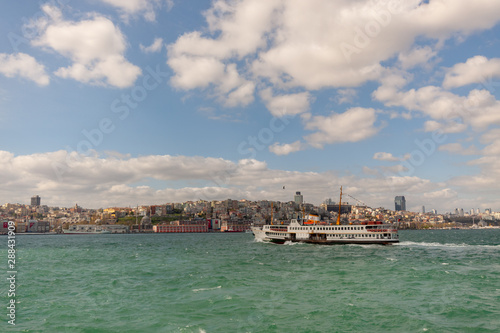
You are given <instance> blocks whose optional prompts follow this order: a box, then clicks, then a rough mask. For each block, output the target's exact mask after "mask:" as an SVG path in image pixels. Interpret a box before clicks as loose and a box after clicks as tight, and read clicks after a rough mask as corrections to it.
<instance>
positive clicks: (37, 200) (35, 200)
mask: <svg viewBox="0 0 500 333" xmlns="http://www.w3.org/2000/svg"><path fill="white" fill-rule="evenodd" d="M40 201H41V198H40V197H39V196H38V195H35V196H33V197H31V206H40Z"/></svg>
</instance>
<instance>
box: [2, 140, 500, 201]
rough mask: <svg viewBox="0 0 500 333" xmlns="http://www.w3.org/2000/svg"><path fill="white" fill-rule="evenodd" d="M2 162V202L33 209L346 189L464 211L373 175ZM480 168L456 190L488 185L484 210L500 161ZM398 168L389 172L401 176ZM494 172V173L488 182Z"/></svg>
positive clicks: (416, 186) (314, 195)
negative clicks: (33, 203)
mask: <svg viewBox="0 0 500 333" xmlns="http://www.w3.org/2000/svg"><path fill="white" fill-rule="evenodd" d="M491 135H493V134H491ZM490 157H493V156H490ZM0 160H1V161H2V163H1V164H0V182H1V183H2V187H1V188H0V202H11V203H15V202H20V203H29V201H28V200H29V197H30V196H31V195H33V194H35V193H36V194H39V195H40V196H41V197H42V204H47V205H50V206H66V207H71V206H73V205H74V204H75V202H78V204H79V205H81V206H83V207H87V208H99V207H110V206H129V205H134V206H135V205H136V204H161V203H167V202H183V201H187V200H198V199H205V200H225V199H228V198H231V199H249V200H280V201H289V200H292V198H293V194H294V192H295V191H297V190H300V191H302V193H304V197H305V200H306V202H310V203H314V204H319V203H321V202H322V201H323V200H324V199H325V198H326V197H325V196H326V194H327V193H332V188H339V187H340V185H344V193H347V194H350V195H352V196H354V197H356V198H358V199H361V200H363V201H364V202H366V203H367V204H369V205H370V206H372V207H388V208H391V207H392V205H393V202H394V193H404V195H405V196H406V197H407V200H408V201H411V202H413V203H414V205H415V206H417V207H418V206H419V205H421V204H422V203H425V201H426V198H427V199H429V198H432V199H433V201H432V205H433V206H434V207H437V208H438V209H442V210H444V209H453V208H454V206H457V207H460V205H458V204H457V203H456V201H457V200H459V198H454V195H453V193H454V192H453V191H454V190H450V188H451V187H450V184H447V183H434V182H431V181H430V180H427V179H422V178H419V177H415V176H413V177H401V176H397V175H394V176H386V177H385V178H382V177H379V173H378V172H374V171H373V172H372V171H370V169H368V168H365V169H364V171H366V173H369V174H370V175H369V177H360V176H354V175H352V174H351V175H347V176H338V175H337V174H336V173H335V172H333V171H326V172H321V173H320V172H299V171H287V170H277V169H270V168H269V167H268V165H267V164H266V163H265V162H262V161H257V160H253V159H243V160H240V161H236V162H233V161H229V160H225V159H221V158H209V157H189V156H169V155H147V156H141V157H130V156H127V155H121V154H117V153H116V152H114V153H112V154H108V156H98V155H91V156H85V155H80V154H78V153H76V152H71V153H68V152H66V151H56V152H48V153H40V154H31V155H14V154H12V153H10V152H7V151H0ZM476 163H477V165H478V166H480V167H481V168H485V169H484V172H485V174H484V175H483V174H481V175H476V176H473V177H468V178H464V179H453V181H452V184H453V186H463V187H465V186H467V189H468V192H467V193H468V194H470V195H471V196H476V197H477V195H476V194H477V193H478V192H480V191H482V188H481V187H479V188H478V187H477V186H482V185H485V186H486V188H487V189H489V190H490V191H497V192H496V194H495V193H494V192H492V194H491V196H490V198H489V199H488V200H485V201H484V202H483V203H484V204H486V205H488V204H490V203H491V202H493V201H494V200H498V189H497V187H496V186H497V184H498V181H499V180H500V172H499V171H498V170H500V167H499V163H500V158H498V156H497V159H496V160H495V161H493V160H490V161H489V162H486V161H484V160H479V161H477V162H476ZM398 167H400V166H395V167H394V168H393V169H391V170H384V171H388V172H399V170H398V169H397V168H398ZM494 167H497V171H495V170H494ZM388 168H391V167H388ZM490 168H491V169H490ZM490 171H494V173H489V174H488V173H487V172H490ZM488 177H489V178H488ZM283 186H286V190H283ZM441 191H442V192H441ZM439 193H442V194H443V196H439ZM330 195H331V194H330ZM462 197H463V195H462ZM416 203H418V204H416Z"/></svg>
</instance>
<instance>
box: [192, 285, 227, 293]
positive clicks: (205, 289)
mask: <svg viewBox="0 0 500 333" xmlns="http://www.w3.org/2000/svg"><path fill="white" fill-rule="evenodd" d="M220 288H222V286H217V287H213V288H200V289H193V292H195V293H197V292H198V291H207V290H215V289H220Z"/></svg>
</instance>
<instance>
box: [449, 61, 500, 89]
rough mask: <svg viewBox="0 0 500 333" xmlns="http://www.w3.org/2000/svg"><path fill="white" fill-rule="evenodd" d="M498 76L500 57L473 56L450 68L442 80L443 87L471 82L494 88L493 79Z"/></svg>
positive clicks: (458, 85)
mask: <svg viewBox="0 0 500 333" xmlns="http://www.w3.org/2000/svg"><path fill="white" fill-rule="evenodd" d="M499 77H500V58H494V59H488V58H486V57H483V56H475V57H472V58H469V59H467V61H466V62H465V63H459V64H456V65H455V66H453V67H452V68H450V69H449V70H448V71H447V73H446V76H445V78H444V81H443V87H445V88H447V89H448V88H457V87H462V86H466V85H468V84H472V83H479V84H482V85H483V86H484V87H486V88H487V89H491V88H494V87H492V85H493V84H494V82H492V80H493V79H495V78H499Z"/></svg>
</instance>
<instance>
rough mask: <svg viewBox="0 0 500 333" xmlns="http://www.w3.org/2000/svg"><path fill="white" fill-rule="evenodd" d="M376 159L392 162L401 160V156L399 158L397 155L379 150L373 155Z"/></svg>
mask: <svg viewBox="0 0 500 333" xmlns="http://www.w3.org/2000/svg"><path fill="white" fill-rule="evenodd" d="M373 159H374V160H379V161H390V162H395V161H400V160H401V159H400V158H397V157H395V156H392V154H391V153H385V152H378V153H375V154H374V155H373Z"/></svg>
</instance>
